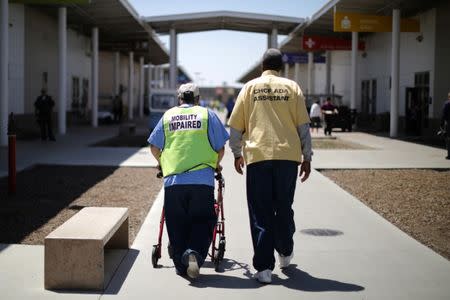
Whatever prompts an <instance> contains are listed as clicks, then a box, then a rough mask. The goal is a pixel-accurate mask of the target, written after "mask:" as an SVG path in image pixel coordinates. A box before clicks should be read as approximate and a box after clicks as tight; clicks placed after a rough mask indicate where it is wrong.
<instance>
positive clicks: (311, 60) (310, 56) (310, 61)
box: [307, 52, 314, 94]
mask: <svg viewBox="0 0 450 300" xmlns="http://www.w3.org/2000/svg"><path fill="white" fill-rule="evenodd" d="M313 67H314V53H313V52H308V90H307V94H314V93H313Z"/></svg>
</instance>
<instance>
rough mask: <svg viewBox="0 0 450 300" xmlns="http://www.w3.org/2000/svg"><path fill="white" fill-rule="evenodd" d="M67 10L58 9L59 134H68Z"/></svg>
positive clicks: (63, 8)
mask: <svg viewBox="0 0 450 300" xmlns="http://www.w3.org/2000/svg"><path fill="white" fill-rule="evenodd" d="M66 97H67V9H66V8H65V7H60V8H59V9H58V133H59V134H66V109H67V104H66V103H67V100H66Z"/></svg>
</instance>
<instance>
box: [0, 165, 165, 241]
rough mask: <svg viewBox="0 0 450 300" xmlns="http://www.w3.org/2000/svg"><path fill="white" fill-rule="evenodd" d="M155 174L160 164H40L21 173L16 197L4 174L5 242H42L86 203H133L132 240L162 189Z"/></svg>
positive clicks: (0, 205)
mask: <svg viewBox="0 0 450 300" xmlns="http://www.w3.org/2000/svg"><path fill="white" fill-rule="evenodd" d="M156 174H157V169H155V168H131V167H97V166H95V167H94V166H49V165H38V166H35V167H32V168H30V169H27V170H24V171H22V172H19V173H18V175H17V193H16V194H15V195H13V196H11V195H8V193H7V190H8V189H7V183H8V182H7V178H1V179H0V199H1V200H0V228H1V229H0V243H10V244H12V243H20V244H32V245H42V244H43V243H44V238H45V237H46V236H47V235H48V234H49V233H50V232H52V231H53V230H54V229H56V228H57V227H58V226H59V225H61V224H62V223H64V222H65V221H66V220H67V219H69V218H70V217H72V216H73V215H74V214H76V213H77V212H78V211H79V210H80V209H82V208H83V207H85V206H105V207H108V206H113V207H128V208H129V215H130V217H129V222H130V223H129V226H130V227H129V230H130V243H131V242H132V241H133V240H134V238H135V237H136V234H137V232H138V231H139V229H140V227H141V225H142V223H143V221H144V219H145V217H146V215H147V213H148V211H149V210H150V207H151V206H152V204H153V201H154V200H155V198H156V196H157V194H158V193H159V191H160V190H161V187H162V180H161V179H157V178H156ZM155 230H157V229H155Z"/></svg>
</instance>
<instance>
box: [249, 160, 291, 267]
mask: <svg viewBox="0 0 450 300" xmlns="http://www.w3.org/2000/svg"><path fill="white" fill-rule="evenodd" d="M297 172H298V163H297V162H294V161H287V160H268V161H262V162H257V163H253V164H250V165H248V166H247V202H248V211H249V216H250V229H251V234H252V241H253V251H254V256H253V266H254V268H255V269H256V270H257V271H263V270H266V269H270V270H273V268H274V265H275V257H274V250H276V251H277V252H278V253H279V254H282V255H284V256H288V255H290V254H291V253H292V251H293V249H294V240H293V239H292V237H293V235H294V232H295V223H294V211H293V210H292V203H293V201H294V192H295V185H296V182H297Z"/></svg>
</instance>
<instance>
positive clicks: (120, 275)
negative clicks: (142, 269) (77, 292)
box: [103, 249, 139, 295]
mask: <svg viewBox="0 0 450 300" xmlns="http://www.w3.org/2000/svg"><path fill="white" fill-rule="evenodd" d="M138 255H139V250H137V249H129V250H128V253H127V255H126V256H125V258H124V259H123V260H122V262H121V263H120V265H119V267H118V268H117V270H116V272H115V273H114V275H113V276H112V279H111V281H110V282H109V284H108V285H107V287H106V288H105V291H104V293H103V294H105V295H117V294H118V293H119V291H120V289H121V288H122V285H123V283H124V282H125V280H126V278H127V277H128V274H129V273H130V271H131V268H132V267H133V265H134V262H135V261H136V259H137V257H138Z"/></svg>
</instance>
